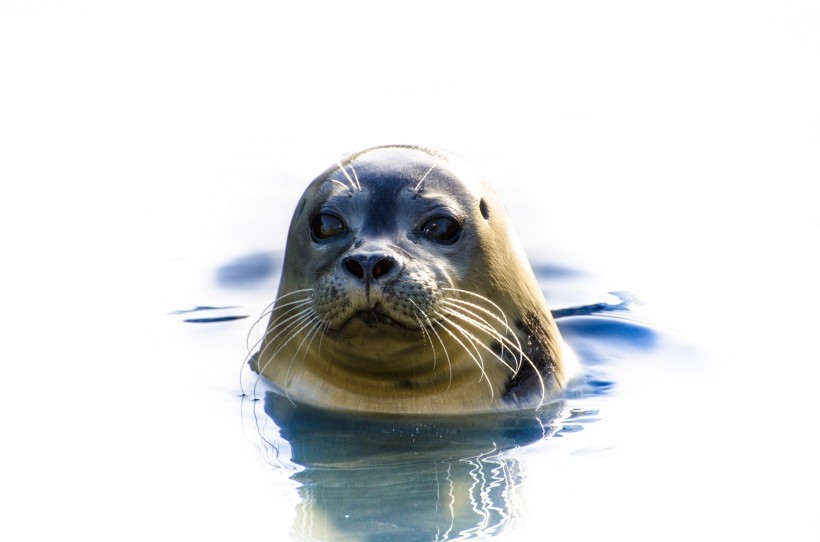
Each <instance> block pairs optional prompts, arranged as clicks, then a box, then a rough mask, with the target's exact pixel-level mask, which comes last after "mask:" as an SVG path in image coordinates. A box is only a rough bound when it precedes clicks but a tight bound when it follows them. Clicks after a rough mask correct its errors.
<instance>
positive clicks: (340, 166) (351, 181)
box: [336, 160, 361, 191]
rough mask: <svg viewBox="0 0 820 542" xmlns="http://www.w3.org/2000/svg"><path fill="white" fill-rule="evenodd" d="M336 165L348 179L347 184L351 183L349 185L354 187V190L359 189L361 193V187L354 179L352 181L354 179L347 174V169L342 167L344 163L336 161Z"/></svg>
mask: <svg viewBox="0 0 820 542" xmlns="http://www.w3.org/2000/svg"><path fill="white" fill-rule="evenodd" d="M336 165H338V166H339V169H341V170H342V173H344V175H345V177H347V182H349V183H350V186H352V187H353V188H358V189H359V191H361V186H356V183H355V182H353V179H352V178H351V177H350V175H349V174H348V173H347V170H346V169H345V167H344V166H343V165H342V162H341V161H339V160H337V161H336Z"/></svg>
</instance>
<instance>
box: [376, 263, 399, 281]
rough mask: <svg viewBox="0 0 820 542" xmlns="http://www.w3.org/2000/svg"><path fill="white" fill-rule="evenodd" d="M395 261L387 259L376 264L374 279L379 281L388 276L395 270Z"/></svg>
mask: <svg viewBox="0 0 820 542" xmlns="http://www.w3.org/2000/svg"><path fill="white" fill-rule="evenodd" d="M395 263H396V262H394V261H393V260H390V259H387V258H385V259H384V260H379V261H378V262H376V265H374V266H373V278H374V279H377V278H379V277H381V276H384V275H386V274H387V273H389V272H390V270H391V269H393V264H395Z"/></svg>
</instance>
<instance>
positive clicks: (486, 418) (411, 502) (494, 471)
mask: <svg viewBox="0 0 820 542" xmlns="http://www.w3.org/2000/svg"><path fill="white" fill-rule="evenodd" d="M536 270H537V271H538V276H539V278H542V279H543V278H549V279H552V280H557V281H567V280H579V277H580V278H583V275H582V274H580V273H578V272H574V271H573V270H571V269H568V268H566V269H565V268H562V267H555V266H546V267H545V266H541V267H538V266H536ZM274 271H275V265H273V264H271V257H270V255H268V254H255V255H251V256H249V257H246V258H241V259H239V260H237V261H235V262H232V263H231V264H230V265H226V266H225V267H223V268H221V269H220V272H219V276H218V280H219V282H220V284H221V285H223V286H226V287H242V286H250V285H252V284H253V283H255V281H261V280H264V279H266V278H269V277H270V275H272V274H273V273H274ZM611 293H612V294H613V295H614V296H615V297H616V298H617V299H618V301H617V302H616V303H605V302H602V303H596V304H593V305H580V306H574V307H568V308H563V309H558V310H555V311H553V314H554V316H555V317H556V319H557V321H558V326H559V327H560V329H561V334H562V336H563V337H564V339H565V340H566V341H567V342H568V343H569V344H570V345H571V347H572V348H573V349H574V350H575V352H576V353H577V354H578V357H579V359H580V361H581V365H582V375H581V376H580V377H578V378H577V379H575V380H574V381H573V382H571V383H570V385H569V386H568V387H567V389H565V390H564V392H563V393H562V395H561V397H560V398H559V400H556V401H555V402H552V403H550V404H548V405H545V406H543V407H542V408H541V409H539V410H538V411H533V410H526V411H517V412H504V413H485V414H481V415H471V416H466V415H465V416H457V417H438V418H436V417H429V416H428V417H425V418H413V417H411V416H378V415H368V416H366V417H364V416H357V415H353V414H345V413H339V412H334V411H328V410H323V409H318V408H315V407H310V406H307V405H302V404H299V405H297V404H294V403H292V402H291V401H290V400H289V399H288V398H286V397H284V396H283V395H281V393H279V392H278V391H270V389H266V390H265V391H264V393H263V394H261V395H257V393H256V390H257V385H258V386H260V387H265V382H266V381H265V380H264V379H259V380H258V382H257V381H256V379H254V382H253V384H251V385H249V386H246V387H244V389H248V390H250V389H253V390H254V392H253V395H254V397H257V398H258V399H251V398H249V397H243V403H242V407H243V420H245V422H246V423H247V424H248V425H247V426H248V427H249V428H250V429H251V431H252V432H253V439H254V440H255V441H256V442H258V443H259V444H260V446H259V449H260V452H261V454H262V456H263V458H264V459H265V460H266V461H267V462H268V463H269V464H270V465H272V466H273V467H275V468H277V469H279V470H282V471H284V472H287V473H289V474H290V477H291V478H292V479H293V480H294V481H296V482H298V484H299V489H298V492H299V497H300V503H299V504H298V506H297V510H296V519H295V521H294V524H293V535H294V536H295V537H296V538H298V539H302V540H327V541H331V540H356V541H360V540H361V541H368V542H369V541H381V540H401V541H410V542H412V541H415V540H418V541H431V540H465V539H486V538H490V537H491V536H492V535H495V534H498V533H500V532H502V531H504V530H505V529H508V528H509V527H511V526H513V525H514V524H515V523H516V520H517V519H519V518H520V517H521V508H520V506H519V505H518V503H517V498H516V497H517V494H518V491H519V488H520V486H521V485H522V484H523V483H524V481H525V477H524V475H523V472H522V466H521V463H520V461H519V459H518V457H517V455H518V454H517V452H516V449H517V448H520V447H522V446H526V445H528V444H531V443H533V442H537V441H540V440H543V439H547V438H552V437H560V436H564V435H569V434H571V433H575V432H578V431H581V430H582V429H583V427H584V426H585V424H588V423H590V422H595V421H598V418H597V415H598V411H597V409H596V408H595V403H594V401H592V400H593V399H594V398H596V397H600V396H602V395H606V394H608V393H610V391H611V390H612V389H613V386H614V382H613V381H612V378H611V376H610V375H609V374H608V372H607V362H609V361H611V360H613V359H623V358H626V357H631V356H634V355H639V354H640V353H646V352H651V351H655V350H656V349H657V348H658V345H659V343H660V342H661V337H660V336H659V335H658V333H657V331H656V330H654V329H652V328H651V327H648V326H646V325H643V324H640V323H638V322H636V321H634V320H632V318H633V317H634V313H632V305H633V303H636V302H638V301H637V300H636V299H635V298H634V297H633V296H631V295H630V294H628V293H626V292H611ZM252 362H253V361H252V359H251V362H250V363H252ZM249 373H250V372H249ZM246 375H247V373H246ZM260 391H261V390H260ZM590 406H592V408H590Z"/></svg>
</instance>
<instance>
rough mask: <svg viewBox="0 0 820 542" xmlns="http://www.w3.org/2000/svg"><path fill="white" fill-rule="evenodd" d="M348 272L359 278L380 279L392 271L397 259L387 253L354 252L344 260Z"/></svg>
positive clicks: (366, 279)
mask: <svg viewBox="0 0 820 542" xmlns="http://www.w3.org/2000/svg"><path fill="white" fill-rule="evenodd" d="M342 263H343V265H344V268H345V269H347V272H348V273H350V274H351V275H353V276H354V277H356V278H357V279H359V280H364V281H370V280H378V279H380V278H381V277H383V276H385V275H387V274H388V273H390V271H391V270H392V269H393V268H394V267H395V266H396V260H395V258H393V257H392V256H388V255H386V254H354V255H352V256H348V257H346V258H345V259H344V260H343V262H342Z"/></svg>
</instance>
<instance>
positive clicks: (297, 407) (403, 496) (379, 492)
mask: <svg viewBox="0 0 820 542" xmlns="http://www.w3.org/2000/svg"><path fill="white" fill-rule="evenodd" d="M253 405H254V414H255V416H256V426H257V429H258V430H259V435H260V436H261V437H262V442H263V443H264V447H265V449H266V450H265V451H266V452H267V453H273V454H274V456H275V457H276V458H277V459H275V460H274V462H275V463H278V464H279V465H278V466H283V467H286V466H288V465H287V464H286V463H285V462H284V461H283V459H284V458H282V457H281V456H282V455H290V458H289V461H290V462H291V463H292V464H293V465H292V466H295V468H296V472H295V473H294V474H293V475H292V478H293V479H294V480H295V481H297V482H298V483H299V484H300V487H299V490H298V491H299V496H300V499H301V502H300V504H299V505H298V507H297V516H296V519H295V521H294V525H293V531H294V535H295V536H297V537H299V538H301V539H307V540H337V539H344V540H351V539H352V540H403V541H415V540H418V541H430V540H452V539H454V538H465V537H467V538H472V537H473V536H477V535H480V534H483V535H489V534H498V533H499V532H501V531H502V530H504V529H505V528H506V527H508V526H510V525H511V524H512V523H513V522H514V521H515V520H516V519H517V518H518V517H519V516H520V512H519V506H518V505H517V499H516V491H517V488H518V487H519V486H520V484H521V482H522V479H523V477H522V473H521V467H520V464H519V462H518V460H517V459H515V458H513V457H509V456H508V455H507V454H505V452H506V451H508V450H511V449H513V448H516V447H519V446H524V445H527V444H530V443H532V442H535V441H538V440H541V439H544V438H547V437H549V436H551V435H553V434H555V433H556V432H557V431H559V430H560V429H561V427H562V426H561V423H560V421H561V420H562V419H565V418H566V416H567V414H568V413H567V408H566V405H565V403H564V402H563V401H556V402H554V403H551V404H548V405H545V406H544V407H542V408H541V409H539V410H538V411H533V410H529V411H514V412H503V413H485V414H481V415H471V416H457V417H431V416H426V417H419V418H413V417H408V416H367V417H364V416H360V415H353V414H346V413H339V412H334V411H330V410H324V409H319V408H316V407H311V406H307V405H303V404H294V403H292V402H290V401H289V400H288V399H287V398H286V397H283V396H282V395H280V394H278V393H276V392H272V391H268V392H267V393H266V394H265V397H264V401H256V402H254V403H253ZM259 405H261V406H262V407H263V409H264V412H257V411H258V410H259V408H258V406H259ZM268 420H272V421H273V422H274V424H275V426H276V427H275V429H274V428H271V427H270V424H269V423H267V422H268ZM274 433H275V434H274ZM285 450H288V451H289V454H286V453H283V452H284V451H285Z"/></svg>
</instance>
